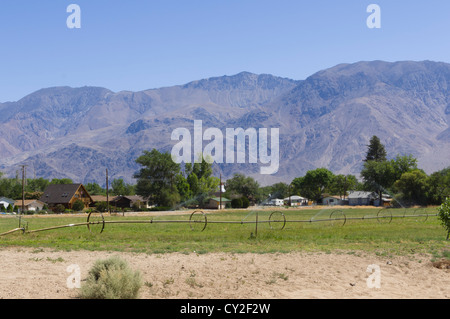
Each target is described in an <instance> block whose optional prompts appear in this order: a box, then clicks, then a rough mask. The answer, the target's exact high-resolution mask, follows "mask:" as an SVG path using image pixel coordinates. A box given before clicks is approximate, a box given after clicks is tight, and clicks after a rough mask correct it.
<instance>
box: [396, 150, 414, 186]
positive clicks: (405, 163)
mask: <svg viewBox="0 0 450 319" xmlns="http://www.w3.org/2000/svg"><path fill="white" fill-rule="evenodd" d="M391 164H392V168H393V169H394V175H395V176H394V178H395V180H398V179H400V177H402V175H403V174H404V173H407V172H411V171H413V170H416V169H417V159H416V158H414V157H413V156H412V155H405V156H401V155H397V156H396V157H395V159H392V160H391Z"/></svg>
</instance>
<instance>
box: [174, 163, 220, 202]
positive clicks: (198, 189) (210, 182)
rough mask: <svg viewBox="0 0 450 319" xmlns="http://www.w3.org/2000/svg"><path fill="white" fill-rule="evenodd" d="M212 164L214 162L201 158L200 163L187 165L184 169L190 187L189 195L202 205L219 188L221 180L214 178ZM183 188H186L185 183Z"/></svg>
mask: <svg viewBox="0 0 450 319" xmlns="http://www.w3.org/2000/svg"><path fill="white" fill-rule="evenodd" d="M199 159H200V158H199ZM211 163H212V161H208V160H207V159H205V158H203V157H201V162H200V163H194V164H191V163H186V164H185V167H184V172H185V174H186V182H187V184H188V185H189V195H190V196H191V199H192V201H194V202H196V203H197V204H200V205H202V204H204V202H205V201H206V200H207V198H208V197H209V196H210V194H211V193H213V192H215V191H216V190H217V187H218V186H219V182H220V181H219V179H218V178H217V177H214V176H212V164H211ZM181 182H182V181H181ZM181 186H182V187H184V188H186V185H183V183H182V184H181ZM186 194H187V193H186Z"/></svg>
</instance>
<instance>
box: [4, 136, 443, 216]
mask: <svg viewBox="0 0 450 319" xmlns="http://www.w3.org/2000/svg"><path fill="white" fill-rule="evenodd" d="M199 159H201V160H200V161H199V162H198V163H194V164H190V163H187V164H184V165H183V166H182V165H180V164H177V163H175V162H174V161H173V160H172V158H171V155H170V154H169V153H161V152H159V151H158V150H156V149H153V150H151V151H144V153H143V154H142V155H141V156H140V157H138V158H137V159H136V163H138V164H139V165H141V169H140V170H139V171H138V172H137V173H136V174H135V175H134V178H136V180H137V183H136V184H135V185H131V184H127V183H125V182H124V181H123V179H114V180H113V181H112V183H111V188H110V194H113V195H134V194H137V195H141V196H143V197H146V198H149V201H150V202H151V203H152V204H155V205H158V206H163V207H171V208H173V207H176V206H195V205H200V206H201V205H203V204H205V203H206V201H207V200H208V199H209V198H210V197H211V196H212V194H213V193H215V192H217V190H218V186H219V183H220V180H219V178H218V177H216V176H213V175H212V165H211V164H210V161H208V160H207V159H206V160H205V159H204V158H199ZM360 175H361V178H362V180H361V181H359V180H358V179H357V178H356V176H354V175H335V174H333V172H331V171H329V170H328V169H326V168H317V169H314V170H310V171H308V172H307V173H306V174H305V175H304V176H301V177H296V178H294V179H293V180H292V182H291V183H289V184H287V183H276V184H274V185H271V186H265V187H261V186H260V185H259V183H258V182H257V181H256V180H255V179H253V178H252V177H249V176H245V175H244V174H235V175H234V176H233V177H232V178H230V179H228V180H227V181H226V182H225V186H226V192H225V193H224V194H223V196H224V197H227V198H230V199H239V198H240V199H241V201H240V202H241V203H242V204H241V205H242V206H246V205H248V204H250V205H252V204H257V203H261V202H263V201H264V200H266V199H268V198H286V197H288V196H289V195H301V196H303V197H306V198H308V199H310V200H313V201H316V202H317V201H319V200H320V199H321V197H322V195H323V194H324V193H328V194H333V195H339V196H341V197H342V198H345V197H346V194H347V192H348V191H352V190H360V191H374V192H377V193H378V194H379V196H380V197H381V195H382V194H383V193H388V194H390V195H392V196H393V197H394V198H395V200H396V201H397V202H398V203H400V204H402V205H403V206H409V205H439V204H441V203H442V202H443V201H444V200H445V197H446V196H449V195H450V167H448V168H446V169H443V170H440V171H438V172H435V173H433V174H431V175H427V174H426V173H425V172H424V171H423V170H421V169H419V168H418V166H417V159H415V158H414V157H413V156H411V155H396V156H395V157H393V158H391V159H388V158H387V153H386V150H385V147H384V145H383V144H382V143H381V141H380V139H379V138H378V137H377V136H373V137H372V138H371V140H370V142H369V145H368V150H367V153H366V157H365V159H364V163H363V168H362V170H361V173H360ZM1 177H2V176H1V173H0V196H5V197H10V198H15V199H18V198H21V194H22V184H21V180H18V179H11V178H1ZM58 183H59V184H66V183H72V180H70V179H53V180H51V181H49V180H46V179H43V178H38V179H28V180H27V183H26V187H25V192H26V197H27V198H39V197H40V194H41V193H40V192H43V191H44V189H45V188H46V187H47V185H49V184H58ZM85 186H86V189H87V190H88V191H89V193H90V194H91V195H105V194H106V189H105V188H102V187H101V186H100V185H99V184H97V183H88V184H87V185H85ZM236 203H237V204H236ZM235 205H239V203H238V200H236V201H235Z"/></svg>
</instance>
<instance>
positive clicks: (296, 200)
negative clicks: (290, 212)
mask: <svg viewBox="0 0 450 319" xmlns="http://www.w3.org/2000/svg"><path fill="white" fill-rule="evenodd" d="M289 201H290V202H291V206H305V205H308V199H307V198H304V197H301V196H298V195H292V196H289V197H286V198H285V199H284V204H285V205H288V206H289Z"/></svg>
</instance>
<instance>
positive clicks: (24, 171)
mask: <svg viewBox="0 0 450 319" xmlns="http://www.w3.org/2000/svg"><path fill="white" fill-rule="evenodd" d="M20 166H21V167H22V210H21V211H20V214H23V212H24V211H25V174H26V167H27V166H28V165H20Z"/></svg>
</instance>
